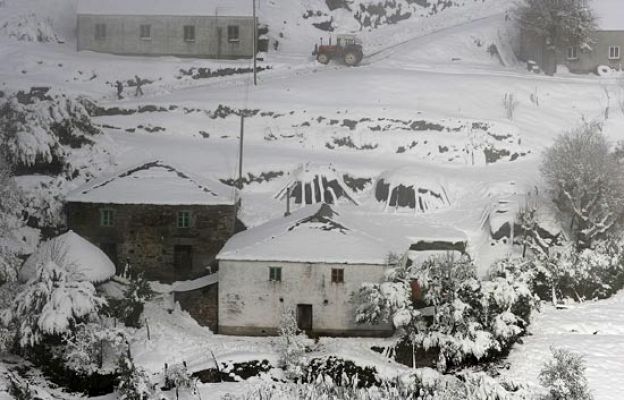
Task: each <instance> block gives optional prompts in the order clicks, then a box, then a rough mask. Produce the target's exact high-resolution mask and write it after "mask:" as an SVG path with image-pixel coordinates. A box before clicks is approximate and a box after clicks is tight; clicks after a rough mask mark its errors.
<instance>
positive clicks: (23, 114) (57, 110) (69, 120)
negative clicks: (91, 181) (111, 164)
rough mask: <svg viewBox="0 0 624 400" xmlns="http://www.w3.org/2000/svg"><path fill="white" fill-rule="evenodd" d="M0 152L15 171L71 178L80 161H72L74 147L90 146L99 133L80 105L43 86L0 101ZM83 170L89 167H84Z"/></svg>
mask: <svg viewBox="0 0 624 400" xmlns="http://www.w3.org/2000/svg"><path fill="white" fill-rule="evenodd" d="M0 132H3V135H2V136H1V137H0V154H2V155H3V156H4V158H5V159H6V160H7V161H8V162H9V165H10V166H11V167H12V168H13V169H14V171H15V173H16V174H30V173H43V174H53V175H58V174H61V173H64V174H66V175H67V176H68V177H75V176H77V175H79V174H80V173H81V172H80V171H79V170H80V168H82V167H89V165H88V163H86V162H85V160H80V161H81V162H82V163H83V164H80V163H79V164H74V162H77V161H78V160H76V159H75V155H76V152H77V149H81V148H84V147H89V146H93V144H94V137H95V136H97V135H99V134H101V131H100V130H99V128H97V127H96V126H95V125H93V123H92V122H91V118H90V116H89V114H88V113H87V111H86V109H85V108H84V106H83V105H82V104H81V103H80V102H79V101H77V100H73V99H70V98H68V97H67V96H65V95H56V96H53V97H52V96H50V95H48V94H47V89H42V90H39V89H38V90H31V92H30V93H28V94H25V93H23V92H19V93H16V94H13V95H10V96H8V97H6V98H5V99H3V100H2V101H1V102H0ZM86 170H87V171H89V170H90V168H86Z"/></svg>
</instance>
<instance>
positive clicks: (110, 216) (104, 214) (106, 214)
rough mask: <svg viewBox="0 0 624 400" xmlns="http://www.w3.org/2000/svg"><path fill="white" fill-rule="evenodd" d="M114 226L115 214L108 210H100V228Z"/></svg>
mask: <svg viewBox="0 0 624 400" xmlns="http://www.w3.org/2000/svg"><path fill="white" fill-rule="evenodd" d="M114 224H115V212H114V211H113V210H111V209H109V208H105V209H102V210H100V226H113V225H114Z"/></svg>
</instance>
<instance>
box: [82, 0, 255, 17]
mask: <svg viewBox="0 0 624 400" xmlns="http://www.w3.org/2000/svg"><path fill="white" fill-rule="evenodd" d="M251 4H252V3H251V1H250V0H79V2H78V14H82V15H163V16H210V15H218V16H248V17H251V16H252V15H253V10H252V5H251Z"/></svg>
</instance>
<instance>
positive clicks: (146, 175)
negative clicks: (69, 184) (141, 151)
mask: <svg viewBox="0 0 624 400" xmlns="http://www.w3.org/2000/svg"><path fill="white" fill-rule="evenodd" d="M234 191H235V190H234V189H233V188H231V187H230V186H227V185H224V184H223V183H221V182H219V181H216V180H214V179H208V178H200V177H197V176H195V175H193V174H190V173H188V172H185V171H182V170H181V169H179V168H178V167H174V166H172V165H171V164H168V163H165V162H163V161H150V162H146V163H141V164H139V165H136V166H133V167H130V168H126V169H124V170H122V171H120V172H117V173H115V174H114V175H112V176H109V177H105V178H100V179H95V180H93V181H91V182H89V183H87V184H86V185H84V186H83V187H80V188H78V189H77V190H75V191H73V192H71V193H70V194H69V195H68V196H67V199H66V200H67V201H68V202H75V203H98V204H158V205H233V204H234V199H233V197H234V196H233V195H234Z"/></svg>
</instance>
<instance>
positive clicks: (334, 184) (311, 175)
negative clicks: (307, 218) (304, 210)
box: [275, 163, 358, 205]
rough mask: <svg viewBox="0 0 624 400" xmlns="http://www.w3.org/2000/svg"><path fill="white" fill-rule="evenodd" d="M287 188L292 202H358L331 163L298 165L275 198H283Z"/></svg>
mask: <svg viewBox="0 0 624 400" xmlns="http://www.w3.org/2000/svg"><path fill="white" fill-rule="evenodd" d="M289 188H290V198H291V200H292V202H293V203H295V204H298V205H309V204H317V203H327V204H337V203H338V202H340V201H345V202H349V203H352V204H356V205H357V204H358V202H357V200H356V199H355V195H354V194H353V192H352V191H351V189H349V187H348V186H347V184H346V183H345V182H344V179H343V176H342V175H341V174H340V173H339V172H338V171H337V170H336V168H334V167H333V166H332V165H331V164H330V165H325V166H320V165H313V164H310V163H307V164H305V165H301V166H299V167H298V168H297V169H296V170H295V171H293V172H292V173H291V174H290V176H289V178H288V182H287V183H286V184H285V185H284V186H283V187H282V189H281V190H280V191H279V192H278V193H277V194H276V195H275V198H276V199H278V200H285V199H286V196H287V195H288V189H289Z"/></svg>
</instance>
